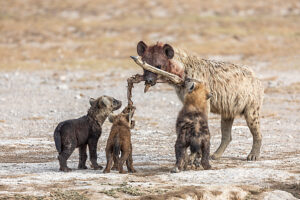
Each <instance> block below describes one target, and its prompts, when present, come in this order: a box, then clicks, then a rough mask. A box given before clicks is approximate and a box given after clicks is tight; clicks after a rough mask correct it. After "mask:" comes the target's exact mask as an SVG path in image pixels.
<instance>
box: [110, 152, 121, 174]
mask: <svg viewBox="0 0 300 200" xmlns="http://www.w3.org/2000/svg"><path fill="white" fill-rule="evenodd" d="M113 158H114V165H113V166H112V168H111V170H119V158H118V157H117V156H116V155H115V154H114V155H113Z"/></svg>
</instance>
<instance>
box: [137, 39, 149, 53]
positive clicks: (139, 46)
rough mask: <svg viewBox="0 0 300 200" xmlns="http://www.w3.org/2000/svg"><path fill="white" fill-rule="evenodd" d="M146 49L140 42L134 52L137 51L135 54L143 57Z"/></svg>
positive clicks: (143, 43)
mask: <svg viewBox="0 0 300 200" xmlns="http://www.w3.org/2000/svg"><path fill="white" fill-rule="evenodd" d="M146 49H147V45H146V44H145V42H143V41H140V42H139V43H138V44H137V47H136V50H137V53H138V55H139V56H142V55H144V53H145V51H146Z"/></svg>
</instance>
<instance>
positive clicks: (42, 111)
mask: <svg viewBox="0 0 300 200" xmlns="http://www.w3.org/2000/svg"><path fill="white" fill-rule="evenodd" d="M222 2H223V3H221V2H220V1H204V2H202V3H201V4H199V1H189V3H188V4H187V3H185V1H177V2H176V3H173V2H171V1H164V3H161V2H160V1H149V2H148V3H145V2H142V1H137V0H133V1H130V2H128V1H118V2H115V3H108V2H106V1H83V0H82V1H79V0H77V1H73V0H72V1H71V0H68V1H67V0H66V1H59V0H55V1H35V0H26V1H1V2H0V113H1V114H0V136H1V137H0V199H88V198H90V199H113V198H119V199H125V198H128V199H131V198H137V199H138V198H141V199H167V198H170V199H172V198H173V199H176V198H177V199H296V198H300V148H299V144H300V79H299V77H300V54H299V52H300V31H299V24H300V4H299V1H296V0H285V1H279V0H277V1H274V2H272V4H271V3H268V1H263V0H258V1H253V2H254V3H250V2H252V1H246V0H241V1H238V2H235V1H229V0H226V1H222ZM179 5H180V6H179ZM142 39H143V40H145V41H146V42H147V43H153V42H156V41H157V40H161V41H166V42H169V43H170V44H172V45H174V46H179V47H183V48H185V49H188V50H189V51H191V52H194V53H197V54H198V55H199V56H201V57H204V58H209V59H216V60H222V61H230V62H234V63H236V64H241V65H248V66H249V67H250V68H252V69H253V70H254V71H255V73H256V74H257V76H258V77H259V79H261V81H262V82H263V84H264V86H265V99H264V104H263V110H262V118H261V124H262V125H261V126H262V127H261V128H262V134H263V146H262V152H261V159H260V160H259V161H256V162H247V161H246V159H245V158H246V157H247V154H248V153H249V152H250V149H251V144H252V138H251V134H250V132H249V130H248V128H247V126H246V123H245V121H244V119H243V118H238V119H236V120H235V122H234V126H233V140H232V142H231V143H230V145H229V147H228V148H227V150H226V152H225V153H224V155H223V157H222V158H221V159H220V160H212V161H211V164H212V167H213V168H212V170H207V171H204V170H202V169H199V170H196V171H195V170H189V171H185V172H181V173H178V174H171V173H170V169H171V168H172V166H173V164H174V162H175V156H174V143H175V139H176V134H175V120H176V116H177V113H178V111H179V110H180V108H181V103H180V102H179V100H178V99H177V97H176V94H175V92H174V90H173V88H172V87H171V86H169V85H165V84H157V85H156V86H155V87H153V88H150V91H149V92H148V93H146V94H144V93H143V84H139V85H136V86H135V88H134V90H133V101H134V103H135V105H136V107H137V110H136V113H135V117H134V118H135V120H136V127H135V129H134V130H133V131H132V140H133V160H134V165H135V167H136V169H137V170H138V172H137V173H135V174H126V175H123V174H122V175H120V174H118V173H116V172H112V173H110V174H103V173H102V171H100V170H99V171H95V170H91V169H88V170H76V167H77V164H78V151H77V150H76V151H75V152H74V153H73V155H72V156H71V158H70V159H69V166H70V167H71V168H73V169H74V171H72V172H70V173H62V172H59V171H58V168H59V167H58V166H59V165H58V161H57V159H56V157H57V152H56V150H55V146H54V142H53V131H54V128H55V127H56V125H57V123H58V122H60V121H62V120H65V119H70V118H76V117H80V116H82V115H84V114H86V112H87V109H88V107H89V103H88V100H89V98H90V97H98V96H100V95H104V94H106V95H111V96H114V97H115V98H118V99H120V100H122V101H123V102H124V104H126V79H127V78H128V77H130V76H131V75H134V74H136V73H142V71H141V69H140V68H139V67H138V66H137V65H135V64H134V63H133V62H132V61H131V60H130V59H129V56H130V55H136V50H135V45H136V44H137V42H138V41H139V40H142ZM110 126H111V124H110V123H109V122H108V121H106V122H105V124H104V127H103V134H102V136H101V138H100V140H99V145H98V162H99V163H100V164H101V165H105V156H104V148H105V143H106V139H107V137H108V134H109V130H110ZM209 127H210V131H211V135H212V137H211V143H212V146H211V151H212V152H214V150H216V148H217V147H218V145H219V143H220V140H221V133H220V116H218V115H213V114H211V115H210V117H209Z"/></svg>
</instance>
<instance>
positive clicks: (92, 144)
mask: <svg viewBox="0 0 300 200" xmlns="http://www.w3.org/2000/svg"><path fill="white" fill-rule="evenodd" d="M98 139H99V137H91V138H89V140H88V145H89V152H90V161H91V163H92V168H94V169H103V167H102V166H100V165H98V163H97V143H98Z"/></svg>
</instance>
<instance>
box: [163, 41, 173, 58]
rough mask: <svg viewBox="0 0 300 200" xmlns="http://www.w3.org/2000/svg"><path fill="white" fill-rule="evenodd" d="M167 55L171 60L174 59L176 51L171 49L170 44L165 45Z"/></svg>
mask: <svg viewBox="0 0 300 200" xmlns="http://www.w3.org/2000/svg"><path fill="white" fill-rule="evenodd" d="M163 50H164V53H165V55H166V56H167V57H168V58H169V59H172V58H173V57H174V49H173V47H171V45H169V44H165V45H164V47H163Z"/></svg>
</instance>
